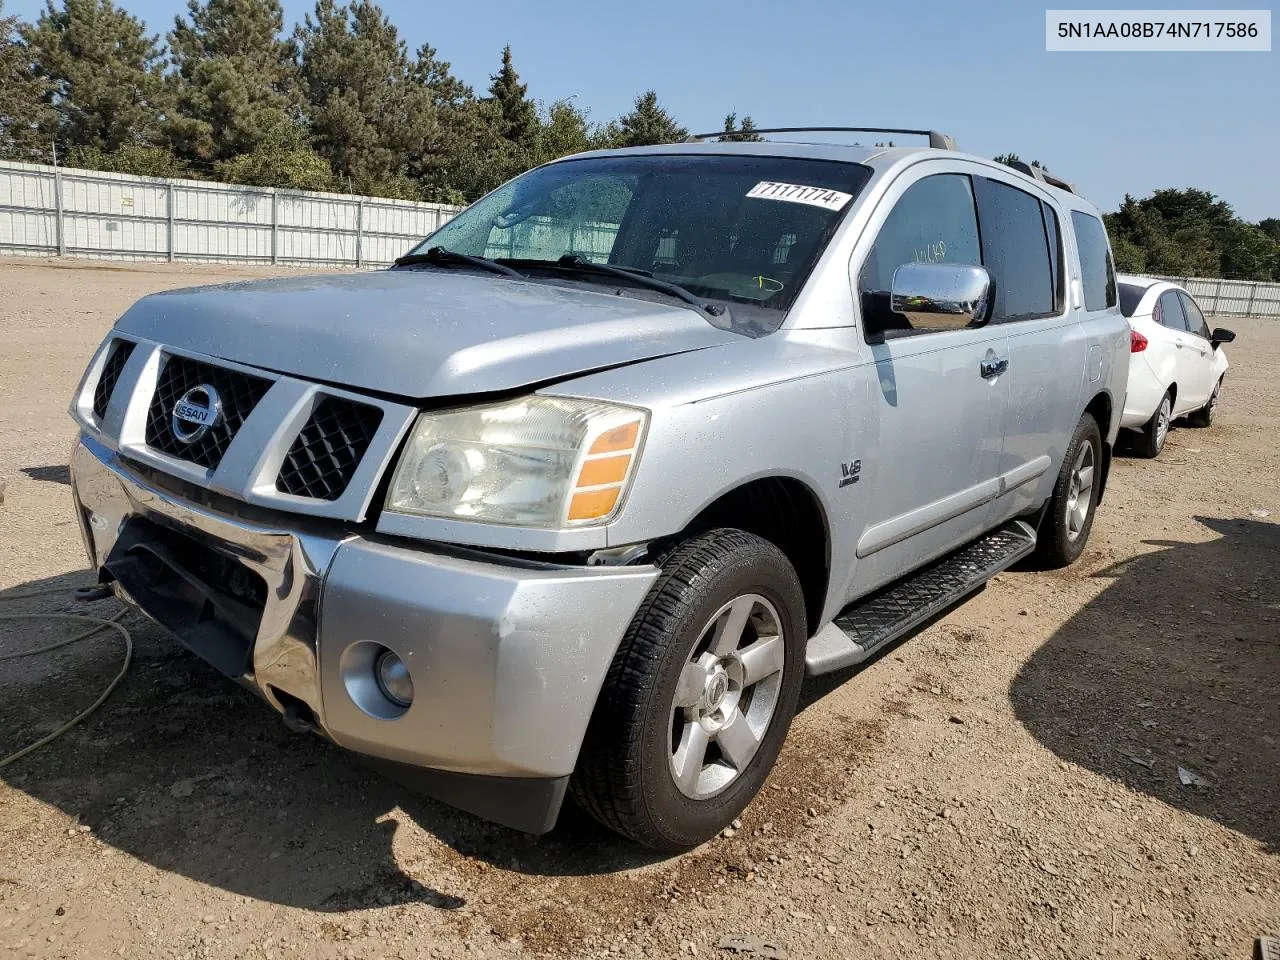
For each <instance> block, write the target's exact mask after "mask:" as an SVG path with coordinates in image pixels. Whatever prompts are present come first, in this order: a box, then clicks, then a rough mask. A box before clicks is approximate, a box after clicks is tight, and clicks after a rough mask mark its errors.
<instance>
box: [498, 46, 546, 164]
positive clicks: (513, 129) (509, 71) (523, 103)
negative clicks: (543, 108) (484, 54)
mask: <svg viewBox="0 0 1280 960" xmlns="http://www.w3.org/2000/svg"><path fill="white" fill-rule="evenodd" d="M489 79H490V81H491V82H490V84H489V96H490V98H492V100H493V101H494V102H495V103H496V104H497V105H498V108H499V110H500V111H501V112H502V135H503V136H504V137H505V138H506V139H508V140H510V141H511V142H512V143H514V144H517V145H518V146H520V147H526V148H527V147H529V146H530V145H531V144H532V142H533V139H534V137H535V136H536V135H537V132H538V108H537V107H536V106H534V104H533V101H532V100H530V99H528V97H526V96H525V94H526V92H527V91H528V89H529V87H528V84H524V83H521V82H520V76H519V74H517V73H516V68H515V66H514V65H513V64H512V62H511V45H510V44H508V45H507V46H505V47H503V48H502V67H501V69H499V70H498V72H497V73H495V74H494V75H493V76H492V77H490V78H489Z"/></svg>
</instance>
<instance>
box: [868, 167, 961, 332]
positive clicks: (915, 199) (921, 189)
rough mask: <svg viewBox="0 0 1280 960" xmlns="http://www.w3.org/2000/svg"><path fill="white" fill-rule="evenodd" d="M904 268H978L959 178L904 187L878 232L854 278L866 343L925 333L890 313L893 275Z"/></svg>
mask: <svg viewBox="0 0 1280 960" xmlns="http://www.w3.org/2000/svg"><path fill="white" fill-rule="evenodd" d="M904 263H957V264H969V265H973V266H981V265H982V251H981V247H980V244H979V241H978V215H977V211H976V209H975V207H974V200H973V187H972V185H971V183H970V181H969V178H968V177H967V176H965V175H964V174H959V173H940V174H935V175H934V176H931V177H925V178H924V179H923V180H919V181H917V182H916V183H914V184H912V185H911V186H910V187H908V188H907V191H906V192H905V193H904V194H903V195H902V196H901V197H900V198H899V199H898V202H897V203H896V204H895V205H894V208H893V210H892V211H890V213H889V216H888V218H887V219H886V220H885V222H884V224H883V226H881V228H880V233H879V235H878V236H877V237H876V242H875V245H874V246H872V248H871V252H870V253H869V254H867V259H866V262H865V263H864V264H863V265H862V270H861V272H860V273H859V275H858V293H859V299H860V301H861V305H862V325H863V336H864V337H865V338H866V340H867V342H868V343H874V342H879V341H880V340H882V339H884V338H885V337H886V336H904V335H907V334H910V333H923V332H926V331H920V330H915V329H914V328H912V326H911V324H910V323H909V322H908V321H907V319H906V317H904V316H902V315H901V314H897V313H894V312H893V311H891V310H890V309H889V290H890V287H891V286H892V284H893V273H894V271H895V270H897V269H898V267H900V266H902V265H903V264H904Z"/></svg>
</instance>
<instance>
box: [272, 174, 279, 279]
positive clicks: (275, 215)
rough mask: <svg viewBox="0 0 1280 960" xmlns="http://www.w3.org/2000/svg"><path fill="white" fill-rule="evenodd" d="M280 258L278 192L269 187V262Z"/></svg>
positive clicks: (274, 261)
mask: <svg viewBox="0 0 1280 960" xmlns="http://www.w3.org/2000/svg"><path fill="white" fill-rule="evenodd" d="M279 259H280V194H279V192H277V190H276V188H275V187H272V188H271V262H272V263H273V264H274V263H276V262H277V261H279Z"/></svg>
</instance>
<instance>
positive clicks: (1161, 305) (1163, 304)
mask: <svg viewBox="0 0 1280 960" xmlns="http://www.w3.org/2000/svg"><path fill="white" fill-rule="evenodd" d="M1152 315H1153V317H1154V318H1155V321H1156V323H1158V324H1161V325H1162V326H1166V327H1168V328H1169V329H1170V330H1185V329H1187V323H1186V320H1185V319H1183V316H1182V305H1181V304H1180V303H1178V295H1177V294H1176V293H1174V292H1173V291H1172V290H1168V291H1166V292H1165V293H1162V294H1160V299H1159V300H1157V301H1156V306H1155V310H1154V311H1153V314H1152Z"/></svg>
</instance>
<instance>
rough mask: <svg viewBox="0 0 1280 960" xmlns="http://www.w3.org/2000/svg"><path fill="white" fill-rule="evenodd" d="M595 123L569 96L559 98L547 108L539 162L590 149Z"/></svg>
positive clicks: (538, 152)
mask: <svg viewBox="0 0 1280 960" xmlns="http://www.w3.org/2000/svg"><path fill="white" fill-rule="evenodd" d="M591 134H592V131H591V125H590V123H589V122H588V120H587V115H586V113H585V112H583V111H582V110H579V109H578V108H577V107H575V106H574V105H573V103H572V102H571V101H569V100H557V101H556V102H555V103H553V104H551V106H550V108H549V109H548V110H547V115H546V118H545V119H544V120H543V121H542V124H541V129H540V131H539V138H538V151H537V162H538V163H546V162H547V161H549V160H555V159H556V158H557V157H566V156H568V155H569V154H571V153H581V152H582V151H584V150H590V149H591V146H592V140H591Z"/></svg>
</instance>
